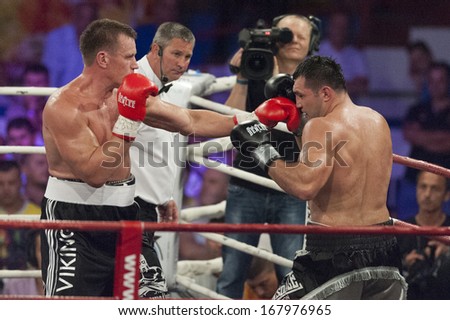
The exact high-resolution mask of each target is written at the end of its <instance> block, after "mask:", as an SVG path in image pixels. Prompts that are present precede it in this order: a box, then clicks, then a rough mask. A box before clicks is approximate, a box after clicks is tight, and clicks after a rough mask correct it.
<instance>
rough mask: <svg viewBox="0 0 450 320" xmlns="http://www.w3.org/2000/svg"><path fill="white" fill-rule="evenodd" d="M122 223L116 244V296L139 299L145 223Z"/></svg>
mask: <svg viewBox="0 0 450 320" xmlns="http://www.w3.org/2000/svg"><path fill="white" fill-rule="evenodd" d="M121 224H122V229H121V230H120V232H119V236H118V239H117V246H116V248H117V249H116V265H115V272H114V297H115V298H117V299H122V300H137V299H139V294H138V289H139V279H140V270H139V261H140V255H141V247H142V232H143V224H142V222H140V221H121Z"/></svg>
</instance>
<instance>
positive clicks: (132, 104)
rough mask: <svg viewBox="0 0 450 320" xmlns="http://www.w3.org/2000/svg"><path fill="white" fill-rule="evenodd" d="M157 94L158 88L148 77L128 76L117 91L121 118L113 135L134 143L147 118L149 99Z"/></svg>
mask: <svg viewBox="0 0 450 320" xmlns="http://www.w3.org/2000/svg"><path fill="white" fill-rule="evenodd" d="M157 94H158V87H157V86H156V85H155V84H154V83H153V82H151V81H150V80H149V79H148V78H147V77H145V76H143V75H141V74H139V73H131V74H129V75H127V76H126V77H125V78H124V79H123V81H122V84H121V85H120V87H119V89H118V91H117V107H118V111H119V118H118V119H117V121H116V123H115V124H114V128H113V130H112V133H113V135H115V136H117V137H119V138H121V139H123V140H125V141H133V140H134V139H135V138H136V134H137V130H138V128H139V125H140V123H141V122H142V120H144V118H145V113H146V111H145V110H146V108H145V102H146V100H147V97H148V96H149V95H152V96H156V95H157Z"/></svg>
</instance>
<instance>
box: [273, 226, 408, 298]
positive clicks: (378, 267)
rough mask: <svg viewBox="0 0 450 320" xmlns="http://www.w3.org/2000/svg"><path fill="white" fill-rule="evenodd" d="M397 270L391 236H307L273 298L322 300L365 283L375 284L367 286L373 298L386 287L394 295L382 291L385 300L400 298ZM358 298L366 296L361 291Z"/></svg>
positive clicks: (403, 288)
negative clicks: (303, 245) (353, 284)
mask: <svg viewBox="0 0 450 320" xmlns="http://www.w3.org/2000/svg"><path fill="white" fill-rule="evenodd" d="M384 224H392V223H391V222H390V221H389V222H386V223H384ZM400 267H401V258H400V252H399V248H398V245H397V239H396V237H395V236H391V235H325V234H309V235H307V238H306V250H302V251H301V252H299V253H298V254H297V257H296V258H295V260H294V265H293V268H292V271H291V272H289V273H288V274H287V275H286V276H285V277H284V279H283V281H282V283H281V285H280V287H279V288H278V290H277V292H276V293H275V295H274V297H273V299H302V298H304V299H305V298H314V299H326V298H328V297H330V296H333V294H335V293H336V292H338V291H340V290H342V289H344V288H346V287H348V286H350V285H351V283H352V282H357V281H360V282H361V281H365V280H367V281H374V282H376V281H378V282H379V283H371V284H370V286H371V292H372V295H373V296H377V294H378V293H375V291H377V290H378V289H380V290H379V291H385V290H386V288H390V289H391V290H392V291H395V293H394V294H392V295H389V293H388V292H386V296H385V297H394V296H395V297H403V295H404V294H405V292H406V283H405V281H404V279H403V277H402V276H401V275H400V272H399V270H400ZM377 286H378V287H379V288H377ZM381 287H383V288H382V289H381ZM313 291H314V294H311V293H312V292H313ZM377 297H378V296H377ZM352 298H354V297H353V296H352ZM360 298H370V297H369V296H367V297H366V296H364V292H361V297H360Z"/></svg>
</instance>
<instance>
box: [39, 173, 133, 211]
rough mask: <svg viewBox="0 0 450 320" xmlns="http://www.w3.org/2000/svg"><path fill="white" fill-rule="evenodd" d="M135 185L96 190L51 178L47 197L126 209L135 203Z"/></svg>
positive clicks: (84, 184) (84, 185)
mask: <svg viewBox="0 0 450 320" xmlns="http://www.w3.org/2000/svg"><path fill="white" fill-rule="evenodd" d="M134 192H135V184H133V185H126V186H109V185H104V186H102V187H100V188H94V187H91V186H90V185H88V184H87V183H84V182H74V181H67V180H60V179H58V178H55V177H49V179H48V183H47V189H46V190H45V197H46V198H47V199H51V200H57V201H63V202H68V203H79V204H86V205H99V206H102V205H108V206H118V207H126V206H130V205H132V204H133V202H134Z"/></svg>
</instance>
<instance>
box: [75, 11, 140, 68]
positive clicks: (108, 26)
mask: <svg viewBox="0 0 450 320" xmlns="http://www.w3.org/2000/svg"><path fill="white" fill-rule="evenodd" d="M121 34H124V35H126V36H128V37H130V38H133V39H135V40H136V38H137V33H136V31H135V30H134V29H133V28H132V27H130V26H129V25H127V24H124V23H121V22H118V21H115V20H111V19H100V20H95V21H93V22H91V23H90V24H89V25H88V26H87V27H86V29H85V30H84V31H83V33H82V34H81V36H80V51H81V55H82V56H83V61H84V64H85V65H87V66H90V65H91V64H92V63H93V62H94V60H95V56H96V55H97V53H98V52H99V51H100V50H108V51H114V50H115V49H116V45H117V38H118V37H119V35H121Z"/></svg>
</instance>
